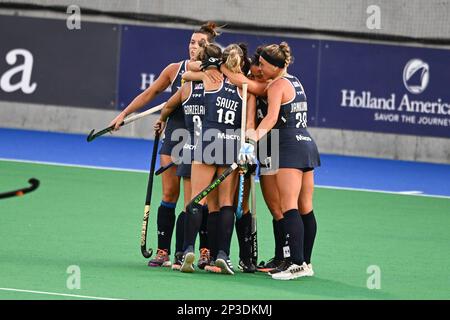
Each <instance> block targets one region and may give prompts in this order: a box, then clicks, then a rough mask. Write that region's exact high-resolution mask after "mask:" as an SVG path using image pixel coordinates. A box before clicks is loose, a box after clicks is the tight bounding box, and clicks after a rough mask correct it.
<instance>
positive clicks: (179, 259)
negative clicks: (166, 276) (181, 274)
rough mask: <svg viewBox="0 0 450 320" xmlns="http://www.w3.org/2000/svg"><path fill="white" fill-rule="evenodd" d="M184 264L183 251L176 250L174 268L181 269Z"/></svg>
mask: <svg viewBox="0 0 450 320" xmlns="http://www.w3.org/2000/svg"><path fill="white" fill-rule="evenodd" d="M182 264H183V252H181V251H180V252H176V253H175V258H174V260H173V263H172V270H180V269H181V265H182Z"/></svg>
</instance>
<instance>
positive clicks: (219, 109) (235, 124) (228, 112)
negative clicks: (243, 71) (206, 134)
mask: <svg viewBox="0 0 450 320" xmlns="http://www.w3.org/2000/svg"><path fill="white" fill-rule="evenodd" d="M205 106H206V115H205V121H204V127H205V128H215V129H219V130H220V131H222V132H224V131H225V130H227V129H233V130H236V129H240V128H241V120H242V97H241V94H240V93H239V90H238V88H237V87H236V86H235V85H234V84H232V83H231V82H230V81H229V80H228V79H226V78H225V79H224V81H223V82H222V86H221V87H220V88H219V89H218V90H216V91H205Z"/></svg>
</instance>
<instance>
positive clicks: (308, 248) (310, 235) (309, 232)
mask: <svg viewBox="0 0 450 320" xmlns="http://www.w3.org/2000/svg"><path fill="white" fill-rule="evenodd" d="M301 217H302V220H303V225H304V227H305V248H304V251H303V252H304V255H305V262H306V263H307V264H310V263H311V255H312V250H313V246H314V239H315V238H316V232H317V223H316V218H315V217H314V210H311V212H310V213H308V214H305V215H302V216H301Z"/></svg>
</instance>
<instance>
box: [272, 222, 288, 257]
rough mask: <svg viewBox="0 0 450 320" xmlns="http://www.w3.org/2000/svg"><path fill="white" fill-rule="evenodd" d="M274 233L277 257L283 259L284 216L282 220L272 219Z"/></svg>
mask: <svg viewBox="0 0 450 320" xmlns="http://www.w3.org/2000/svg"><path fill="white" fill-rule="evenodd" d="M272 225H273V233H274V237H275V259H277V260H283V246H284V237H285V235H284V218H281V219H280V220H278V221H276V220H272Z"/></svg>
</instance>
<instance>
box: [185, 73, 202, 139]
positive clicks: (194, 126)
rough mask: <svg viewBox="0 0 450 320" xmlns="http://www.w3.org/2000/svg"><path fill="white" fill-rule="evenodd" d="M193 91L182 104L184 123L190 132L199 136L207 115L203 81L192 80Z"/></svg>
mask: <svg viewBox="0 0 450 320" xmlns="http://www.w3.org/2000/svg"><path fill="white" fill-rule="evenodd" d="M190 86H191V93H190V95H189V98H187V99H186V101H184V102H183V104H182V110H183V113H184V123H185V127H186V129H188V130H189V133H190V134H191V135H192V134H195V135H196V136H199V135H200V133H201V130H202V122H203V117H204V115H205V104H204V95H203V90H204V89H203V88H204V87H203V82H201V81H200V82H198V81H195V82H190Z"/></svg>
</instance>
